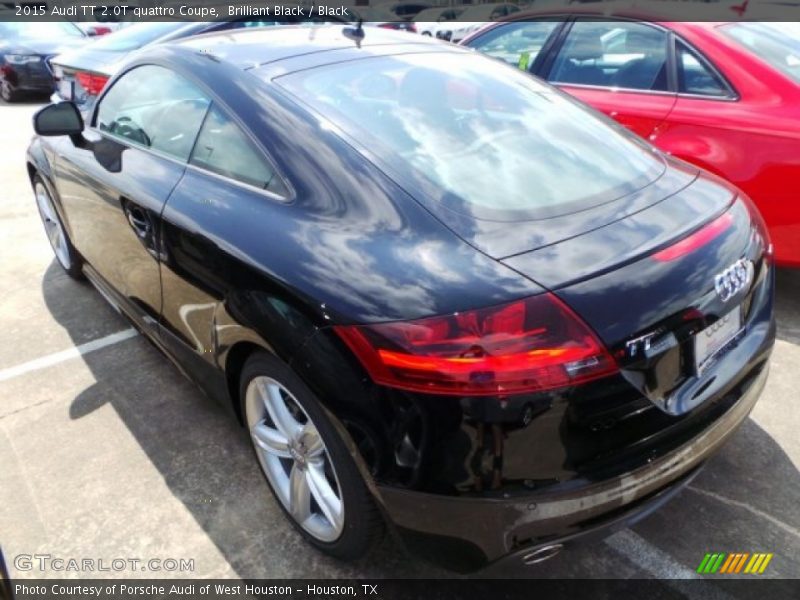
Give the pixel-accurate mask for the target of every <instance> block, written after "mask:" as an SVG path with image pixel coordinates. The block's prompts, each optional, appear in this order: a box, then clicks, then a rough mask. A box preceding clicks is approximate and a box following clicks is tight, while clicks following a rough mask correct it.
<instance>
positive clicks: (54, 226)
mask: <svg viewBox="0 0 800 600" xmlns="http://www.w3.org/2000/svg"><path fill="white" fill-rule="evenodd" d="M34 193H35V194H36V205H37V206H38V207H39V214H40V215H41V217H42V222H43V223H44V230H45V233H46V234H47V239H48V240H50V245H51V246H52V247H53V252H55V255H56V258H57V259H58V262H59V263H61V266H62V267H64V269H66V270H69V269H70V267H71V266H72V260H71V259H70V255H69V246H68V242H67V236H66V234H65V233H64V228H63V226H62V225H61V219H60V218H59V216H58V213H57V212H56V207H55V205H54V204H53V200H52V198H51V197H50V194H49V193H48V191H47V189H46V188H45V187H44V185H43V184H42V183H41V182H37V183H36V186H35V188H34Z"/></svg>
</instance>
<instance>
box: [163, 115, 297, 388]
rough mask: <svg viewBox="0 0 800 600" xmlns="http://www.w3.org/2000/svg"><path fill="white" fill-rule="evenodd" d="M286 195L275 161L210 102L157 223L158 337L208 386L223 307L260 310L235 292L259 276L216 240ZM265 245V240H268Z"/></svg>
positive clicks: (264, 216)
mask: <svg viewBox="0 0 800 600" xmlns="http://www.w3.org/2000/svg"><path fill="white" fill-rule="evenodd" d="M288 196H289V192H288V191H287V188H286V186H285V184H284V183H283V179H282V178H281V177H280V176H279V175H278V174H277V170H276V169H275V168H274V166H273V164H272V162H271V161H270V160H269V159H267V157H266V156H265V155H264V153H263V152H262V151H261V150H260V149H259V148H258V147H257V146H256V144H255V143H254V142H253V141H252V140H251V139H250V138H249V137H248V135H247V134H246V133H245V132H244V130H243V129H241V128H240V127H239V125H238V124H237V123H236V122H235V121H234V119H232V118H231V117H230V116H229V115H228V114H227V113H226V112H225V111H224V109H223V108H221V107H220V106H218V105H216V104H213V105H212V106H211V108H210V109H209V111H208V115H207V117H206V118H205V120H204V122H203V125H202V128H201V130H200V134H199V136H198V138H197V143H196V144H195V147H194V150H193V152H192V155H191V159H190V166H189V168H188V169H187V171H186V175H185V176H184V177H183V178H182V179H181V181H180V183H179V184H178V185H177V186H176V188H175V190H174V192H173V193H172V195H171V196H170V198H169V200H168V202H167V206H166V207H165V209H164V213H163V222H162V224H163V239H164V248H163V250H164V261H163V262H162V269H161V277H162V282H163V297H164V306H163V310H162V317H161V318H162V322H161V324H162V328H161V336H162V338H161V339H162V342H163V343H164V345H165V346H166V347H167V348H168V349H169V350H170V352H171V354H172V355H173V356H175V357H176V358H177V359H178V361H179V362H180V363H181V365H182V367H183V368H184V369H185V370H186V371H187V372H188V373H189V374H190V375H191V376H192V377H194V378H195V379H197V380H199V381H201V382H203V383H204V385H205V386H206V387H209V388H214V387H216V386H217V385H219V381H217V380H214V379H213V376H212V375H211V373H212V372H213V370H209V369H208V368H207V367H208V364H211V363H213V361H214V359H215V354H214V353H213V352H212V350H213V349H214V347H215V344H216V343H217V341H218V340H220V339H224V338H225V333H226V331H225V327H226V326H225V324H224V318H221V314H220V311H222V310H225V311H229V312H230V313H233V314H236V315H237V317H238V318H239V319H240V320H241V321H243V322H246V321H247V317H246V316H243V315H246V314H249V312H250V311H255V312H259V311H258V310H256V309H259V306H258V304H259V302H260V300H259V299H258V298H256V297H248V298H247V299H246V301H245V302H244V303H241V302H239V301H238V300H237V297H236V295H237V293H238V292H241V290H242V289H248V288H247V286H248V285H253V284H255V282H256V280H257V278H254V277H252V276H251V275H250V274H249V273H246V272H243V271H242V268H241V266H240V264H239V263H238V262H236V261H234V260H232V259H231V257H230V255H229V254H228V253H227V251H228V248H227V245H226V244H224V243H220V241H219V240H226V239H232V238H233V237H235V236H237V235H245V234H244V233H243V232H242V231H241V229H237V224H238V223H239V221H240V219H241V218H242V216H243V215H246V218H247V219H250V220H252V221H253V222H256V223H258V222H265V223H268V222H269V221H270V220H271V215H272V211H273V210H275V208H276V207H278V206H282V207H284V208H285V200H286V199H287V198H288ZM265 231H268V228H267V229H265ZM264 243H269V240H268V239H267V238H265V240H264ZM231 281H239V282H240V284H241V287H240V288H238V289H234V290H231V289H230V287H229V286H230V282H231ZM223 301H224V309H223V308H222V306H223ZM264 310H266V309H263V307H262V310H261V313H260V314H263V312H264Z"/></svg>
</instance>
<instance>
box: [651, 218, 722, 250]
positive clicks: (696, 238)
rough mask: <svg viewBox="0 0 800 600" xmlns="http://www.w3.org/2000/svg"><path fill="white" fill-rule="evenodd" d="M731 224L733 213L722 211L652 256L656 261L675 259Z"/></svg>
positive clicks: (704, 242)
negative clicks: (705, 223) (714, 217)
mask: <svg viewBox="0 0 800 600" xmlns="http://www.w3.org/2000/svg"><path fill="white" fill-rule="evenodd" d="M732 224H733V215H732V214H731V213H730V212H726V213H723V214H722V215H721V216H719V217H717V218H716V219H714V220H713V221H711V222H710V223H708V224H707V225H704V226H703V227H701V228H700V229H698V230H697V231H695V232H694V233H692V234H690V235H688V236H686V237H685V238H683V239H682V240H680V241H679V242H677V243H675V244H673V245H672V246H668V247H667V248H664V249H663V250H660V251H659V252H656V253H655V254H653V258H654V259H655V260H657V261H661V262H667V261H671V260H677V259H679V258H681V257H682V256H686V255H687V254H689V253H691V252H694V251H695V250H697V249H698V248H701V247H703V246H705V245H706V244H708V243H709V242H711V241H712V240H713V239H715V238H717V237H718V236H720V235H721V234H722V233H723V232H725V231H726V230H728V229H729V228H730V226H731V225H732Z"/></svg>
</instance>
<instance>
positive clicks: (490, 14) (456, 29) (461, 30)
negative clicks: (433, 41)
mask: <svg viewBox="0 0 800 600" xmlns="http://www.w3.org/2000/svg"><path fill="white" fill-rule="evenodd" d="M519 10H520V9H519V6H516V5H514V4H508V3H497V4H476V5H474V6H470V7H468V8H466V9H465V10H464V12H462V13H461V14H460V15H459V16H458V21H453V23H452V24H451V26H450V27H449V28H448V27H442V28H440V29H439V31H438V32H437V37H439V38H441V39H443V40H448V41H451V42H453V43H458V42H460V41H461V40H462V39H464V38H465V37H467V36H468V35H469V34H471V33H472V32H474V31H477V30H478V29H480V28H481V27H484V26H485V25H486V23H488V22H489V21H497V20H498V19H502V18H504V17H506V16H508V15H512V14H514V13H517V12H519Z"/></svg>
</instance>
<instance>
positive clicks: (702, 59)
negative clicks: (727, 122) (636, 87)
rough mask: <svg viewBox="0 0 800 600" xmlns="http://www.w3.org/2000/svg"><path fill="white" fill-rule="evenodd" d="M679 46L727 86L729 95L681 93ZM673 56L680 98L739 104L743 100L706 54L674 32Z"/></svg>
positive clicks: (676, 86) (676, 87)
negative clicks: (685, 48) (686, 49)
mask: <svg viewBox="0 0 800 600" xmlns="http://www.w3.org/2000/svg"><path fill="white" fill-rule="evenodd" d="M678 44H683V45H684V46H686V47H687V48H688V49H689V51H690V52H692V53H693V54H694V55H695V57H696V58H697V60H698V62H699V63H700V64H701V65H702V66H703V67H705V68H706V69H708V70H709V71H711V73H713V74H714V75H715V76H716V77H717V78H718V79H719V80H720V81H721V82H722V84H723V86H725V89H726V90H727V92H728V93H727V94H726V95H725V96H714V95H712V94H693V93H689V92H681V91H680V82H679V75H680V74H679V73H678ZM672 54H673V55H674V57H675V60H674V64H673V67H674V69H675V72H674V77H675V91H676V93H677V94H678V97H680V98H693V99H697V100H718V101H721V102H738V101H739V100H741V96H740V95H739V92H738V91H737V90H736V88H735V87H734V86H733V84H732V83H731V82H730V81H728V78H727V77H725V76H724V75H723V74H722V72H720V70H719V69H718V68H717V67H716V65H715V64H714V63H713V62H711V60H709V59H708V58H707V57H706V55H705V54H703V53H702V52H700V50H698V49H697V47H696V46H694V44H690V43H689V42H688V41H687V40H686V39H685V38H683V37H682V36H680V35H678V34H677V33H675V32H674V31H673V32H672Z"/></svg>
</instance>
